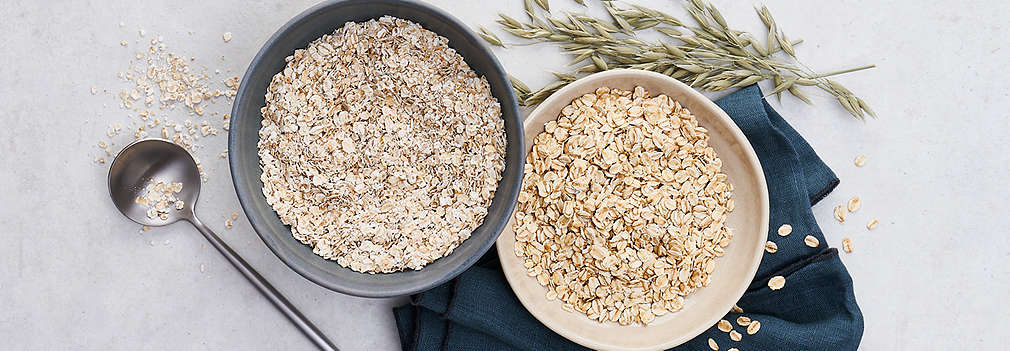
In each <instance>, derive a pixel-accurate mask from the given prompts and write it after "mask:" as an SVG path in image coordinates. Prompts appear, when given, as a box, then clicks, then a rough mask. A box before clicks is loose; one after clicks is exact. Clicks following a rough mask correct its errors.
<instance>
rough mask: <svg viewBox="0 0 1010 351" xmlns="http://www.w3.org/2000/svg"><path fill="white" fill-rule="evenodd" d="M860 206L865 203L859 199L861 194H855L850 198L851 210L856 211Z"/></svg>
mask: <svg viewBox="0 0 1010 351" xmlns="http://www.w3.org/2000/svg"><path fill="white" fill-rule="evenodd" d="M860 207H863V203H862V202H861V201H859V196H853V197H852V198H851V199H849V212H856V211H858V210H859V208H860Z"/></svg>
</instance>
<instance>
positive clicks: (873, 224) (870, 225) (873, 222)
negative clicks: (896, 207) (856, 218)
mask: <svg viewBox="0 0 1010 351" xmlns="http://www.w3.org/2000/svg"><path fill="white" fill-rule="evenodd" d="M878 223H880V221H878V220H877V219H876V218H874V219H873V220H871V221H870V222H869V223H866V229H869V230H873V229H874V228H876V227H877V224H878Z"/></svg>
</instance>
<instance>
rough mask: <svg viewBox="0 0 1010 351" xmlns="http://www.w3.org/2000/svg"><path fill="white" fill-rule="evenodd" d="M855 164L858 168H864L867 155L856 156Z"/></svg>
mask: <svg viewBox="0 0 1010 351" xmlns="http://www.w3.org/2000/svg"><path fill="white" fill-rule="evenodd" d="M853 162H854V163H855V164H856V167H862V166H863V165H865V164H866V155H859V156H856V160H855V161H853Z"/></svg>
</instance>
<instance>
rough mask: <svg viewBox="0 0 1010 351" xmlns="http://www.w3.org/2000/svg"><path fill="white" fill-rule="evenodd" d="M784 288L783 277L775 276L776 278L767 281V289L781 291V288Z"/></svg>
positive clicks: (784, 279) (784, 280)
mask: <svg viewBox="0 0 1010 351" xmlns="http://www.w3.org/2000/svg"><path fill="white" fill-rule="evenodd" d="M784 286H786V277H783V276H781V275H776V276H774V277H772V278H771V279H768V288H769V289H772V290H778V289H782V287H784Z"/></svg>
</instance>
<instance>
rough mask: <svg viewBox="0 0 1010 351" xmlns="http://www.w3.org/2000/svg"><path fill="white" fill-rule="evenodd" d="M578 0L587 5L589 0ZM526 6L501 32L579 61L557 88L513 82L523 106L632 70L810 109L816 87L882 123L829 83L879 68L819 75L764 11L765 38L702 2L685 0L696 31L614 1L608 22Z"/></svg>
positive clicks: (607, 2)
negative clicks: (644, 34) (590, 78)
mask: <svg viewBox="0 0 1010 351" xmlns="http://www.w3.org/2000/svg"><path fill="white" fill-rule="evenodd" d="M575 1H576V2H577V3H579V4H581V5H583V6H588V5H586V3H585V1H582V0H575ZM524 2H525V8H526V15H527V17H528V21H526V22H523V21H519V20H517V19H515V18H512V17H509V16H508V15H505V14H501V13H499V14H498V15H499V17H500V18H499V19H498V20H496V22H497V23H498V24H499V25H501V28H502V30H504V31H506V32H508V33H510V34H512V35H513V36H516V37H519V38H523V39H527V40H532V41H533V43H554V44H557V45H559V46H560V47H561V48H562V49H563V50H564V51H565V52H566V53H568V54H570V55H572V56H574V57H575V58H574V59H573V60H572V62H571V63H570V64H569V66H576V67H575V68H574V69H573V70H572V71H571V72H569V73H554V76H555V78H556V81H555V82H553V83H551V84H548V85H546V86H544V87H542V88H540V89H538V90H535V91H534V90H531V89H530V88H529V87H528V86H526V84H523V83H522V82H521V81H519V80H518V79H515V78H514V77H513V78H512V85H513V87H514V88H515V90H516V93H517V94H518V96H519V100H520V103H521V104H522V105H524V106H531V105H536V104H538V103H540V102H542V101H543V100H544V99H546V98H547V97H548V96H550V95H551V94H553V93H554V92H555V91H557V90H558V89H561V88H562V87H564V86H565V85H567V84H568V83H571V82H572V81H574V80H575V79H576V77H577V75H581V74H589V73H594V72H600V71H605V70H608V69H614V68H632V69H642V70H648V71H654V72H659V73H662V74H665V75H668V76H670V77H673V78H676V79H678V80H680V81H682V82H684V83H686V84H688V85H690V86H691V87H693V88H695V89H699V90H703V91H719V90H724V89H730V88H738V87H744V86H747V85H750V84H754V83H757V82H761V81H764V80H768V79H771V80H772V81H773V82H774V83H775V87H774V88H773V89H772V90H771V91H769V92H768V95H776V96H777V97H778V98H779V99H781V94H782V93H783V92H788V93H789V94H791V95H793V96H795V97H796V98H798V99H800V100H802V101H804V102H806V103H808V104H810V103H812V102H811V100H810V99H809V98H808V97H807V96H806V95H805V94H804V93H803V92H802V91H801V90H800V87H804V86H813V87H817V88H820V89H821V90H824V91H826V92H828V93H829V94H831V95H832V96H834V97H835V98H836V99H837V100H838V102H839V104H841V105H842V107H844V108H845V109H846V110H847V111H849V113H851V114H852V115H853V116H855V117H857V118H860V119H864V118H865V117H866V116H871V117H876V114H875V113H874V112H873V110H872V109H870V106H869V105H868V104H867V103H866V102H865V101H863V99H861V98H859V97H857V96H856V95H855V94H853V93H852V91H850V90H849V89H846V88H845V87H844V86H842V84H840V83H838V82H836V81H834V80H831V79H828V78H829V77H832V76H835V75H839V74H843V73H849V72H855V71H859V70H864V69H868V68H873V67H874V65H866V66H860V67H854V68H848V69H843V70H839V71H835V72H829V73H818V72H814V71H813V70H811V69H810V68H808V67H807V66H805V65H803V64H802V63H800V62H798V61H797V60H796V55H795V51H794V46H796V45H798V44H800V43H801V42H802V40H793V39H790V38H789V37H787V36H786V34H785V33H784V32H783V31H782V30H781V29H780V28H779V27H778V25H777V24H776V23H775V20H774V19H773V18H772V15H771V13H770V12H769V11H768V8H766V7H765V6H763V5H762V6H760V7H755V10H756V11H757V14H758V17H760V18H761V21H762V22H763V23H764V24H765V27H766V28H767V29H768V33H767V36H766V37H765V38H759V37H758V36H757V35H754V34H751V33H747V32H743V31H740V30H736V29H732V28H730V27H729V25H728V24H727V23H726V20H725V19H724V18H723V16H722V14H721V13H720V12H719V10H717V9H716V8H715V7H714V6H713V5H711V4H708V3H706V2H705V1H704V0H688V1H685V7H686V9H687V12H688V14H689V15H690V17H691V18H692V20H693V21H694V25H690V24H688V23H686V22H684V21H681V20H680V19H677V18H676V17H673V16H671V15H669V14H666V13H664V12H661V11H657V10H653V9H649V8H645V7H642V6H638V5H634V4H623V3H622V4H618V3H617V2H616V1H613V0H602V1H601V2H600V5H601V6H603V8H604V9H605V10H606V12H607V13H608V14H609V15H610V18H596V17H593V16H589V15H586V14H584V13H574V12H566V13H565V14H564V15H563V17H560V18H559V16H555V15H554V13H552V12H551V10H550V5H549V3H548V0H524ZM646 30H654V31H656V32H659V33H661V34H663V35H664V37H665V39H664V40H659V41H646V40H642V39H639V38H638V36H637V35H636V34H637V33H639V32H641V31H646ZM478 34H479V35H480V36H481V37H482V38H484V40H486V41H487V42H488V43H490V44H491V45H495V46H501V47H506V45H508V44H506V43H505V42H504V41H502V40H501V39H500V38H499V37H498V36H496V35H495V34H494V33H492V32H491V31H488V30H487V29H486V28H484V27H479V32H478ZM779 52H784V53H785V55H782V54H778V53H779Z"/></svg>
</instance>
